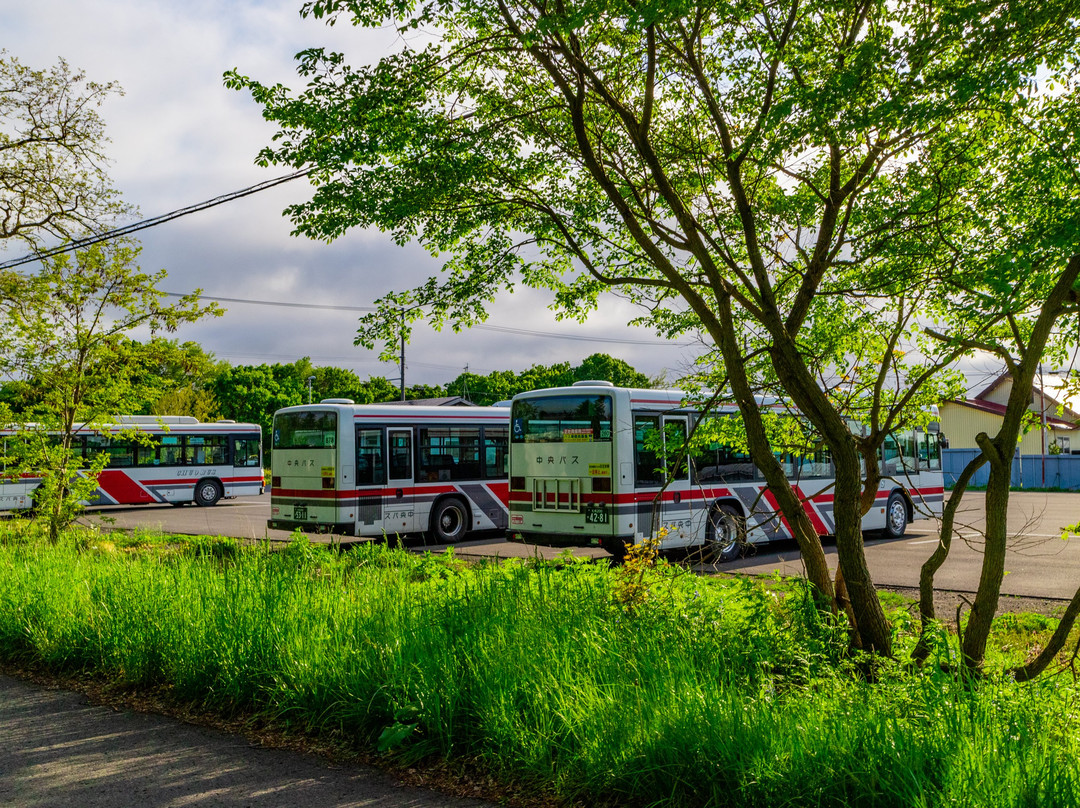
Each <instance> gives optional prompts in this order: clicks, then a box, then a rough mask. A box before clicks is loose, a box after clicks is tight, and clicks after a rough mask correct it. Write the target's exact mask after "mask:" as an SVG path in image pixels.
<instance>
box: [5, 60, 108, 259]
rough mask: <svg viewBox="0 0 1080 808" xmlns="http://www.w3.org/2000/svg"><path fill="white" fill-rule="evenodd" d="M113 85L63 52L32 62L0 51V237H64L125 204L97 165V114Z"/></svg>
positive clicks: (100, 134) (100, 126)
mask: <svg viewBox="0 0 1080 808" xmlns="http://www.w3.org/2000/svg"><path fill="white" fill-rule="evenodd" d="M119 93H120V88H119V86H118V85H116V84H114V83H107V84H99V83H96V82H92V81H87V80H86V76H85V74H83V73H82V72H80V71H74V70H72V69H71V68H70V67H69V66H68V64H67V62H65V61H64V60H63V59H61V60H60V61H58V62H57V63H56V65H55V66H54V67H52V68H51V69H49V70H34V69H32V68H29V67H25V66H24V65H22V64H20V63H19V61H18V60H17V59H15V58H14V57H11V56H9V55H8V54H7V52H6V51H0V177H2V178H3V182H0V243H3V242H4V241H6V240H8V239H14V240H19V241H22V242H24V243H25V244H27V245H29V246H31V247H39V246H41V245H42V244H43V242H44V240H45V239H46V238H48V237H53V238H59V239H63V240H69V239H72V238H75V237H76V236H79V235H82V234H84V233H85V232H86V231H88V230H96V229H99V228H100V226H101V225H102V224H103V223H104V222H105V221H107V220H109V219H111V218H112V217H114V216H116V215H118V214H120V213H123V212H125V211H126V210H127V208H126V207H125V206H124V205H123V204H122V203H121V202H120V199H119V194H118V193H117V192H116V191H115V190H114V189H113V188H112V186H111V184H110V182H109V178H108V176H107V175H106V173H105V168H104V167H105V165H106V164H107V162H108V161H107V160H106V158H105V153H104V146H105V144H106V143H107V142H108V141H107V139H106V137H105V125H104V123H103V122H102V120H101V117H100V115H99V114H98V110H99V109H100V107H101V105H102V103H104V101H105V100H106V99H107V98H108V97H109V96H110V95H113V94H119Z"/></svg>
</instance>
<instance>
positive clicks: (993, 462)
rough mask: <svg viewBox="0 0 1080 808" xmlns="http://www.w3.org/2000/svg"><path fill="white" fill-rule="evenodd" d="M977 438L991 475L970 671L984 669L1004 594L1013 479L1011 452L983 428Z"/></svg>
mask: <svg viewBox="0 0 1080 808" xmlns="http://www.w3.org/2000/svg"><path fill="white" fill-rule="evenodd" d="M1003 431H1005V430H1004V429H1003ZM999 437H1000V435H999ZM975 441H976V443H978V444H979V448H980V449H982V450H983V454H984V455H985V456H986V457H987V459H988V460H989V462H990V479H989V480H988V482H987V484H986V499H985V502H986V529H985V533H984V544H983V563H982V573H981V574H980V576H979V589H978V591H977V592H976V593H975V602H974V603H973V604H972V606H971V612H970V615H969V616H968V622H967V628H966V629H965V630H964V642H963V645H962V646H961V649H960V654H961V659H962V661H963V664H964V668H965V669H966V670H967V671H968V672H970V673H979V672H981V670H982V663H983V658H984V657H985V655H986V641H987V639H988V638H989V637H990V626H991V624H992V623H993V621H994V615H995V614H997V606H998V600H1000V598H1001V582H1002V581H1003V580H1004V579H1005V549H1006V546H1007V543H1008V529H1007V517H1008V511H1009V486H1010V483H1011V482H1012V453H1009V455H1008V456H1007V457H1006V456H1004V453H1003V452H1001V451H1000V444H999V443H998V442H997V441H991V440H990V438H989V436H988V435H987V434H986V433H985V432H980V433H979V434H978V435H977V436H976V437H975ZM1015 443H1016V440H1015V437H1014V438H1013V440H1012V441H1010V442H1009V443H1008V445H1009V446H1014V445H1015Z"/></svg>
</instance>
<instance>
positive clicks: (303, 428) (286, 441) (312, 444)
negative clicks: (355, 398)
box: [274, 412, 337, 449]
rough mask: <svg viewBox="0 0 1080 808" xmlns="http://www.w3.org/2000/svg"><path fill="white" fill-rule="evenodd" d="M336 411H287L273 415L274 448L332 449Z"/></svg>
mask: <svg viewBox="0 0 1080 808" xmlns="http://www.w3.org/2000/svg"><path fill="white" fill-rule="evenodd" d="M336 439H337V413H336V412H288V413H278V414H277V415H275V416H274V448H275V449H333V448H334V444H335V441H336Z"/></svg>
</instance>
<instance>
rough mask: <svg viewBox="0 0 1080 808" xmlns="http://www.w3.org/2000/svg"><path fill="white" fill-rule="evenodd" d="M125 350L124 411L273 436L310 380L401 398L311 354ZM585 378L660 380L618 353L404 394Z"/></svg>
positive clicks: (337, 394) (7, 399)
mask: <svg viewBox="0 0 1080 808" xmlns="http://www.w3.org/2000/svg"><path fill="white" fill-rule="evenodd" d="M121 353H122V354H123V356H122V361H123V362H124V364H125V365H126V366H127V368H129V369H131V368H134V369H136V372H134V373H132V374H131V377H132V378H138V379H140V380H141V381H140V383H139V384H134V385H130V386H129V391H128V392H127V394H126V395H124V396H121V398H122V399H123V400H124V402H125V403H124V412H126V413H128V414H133V415H191V416H194V417H196V418H198V419H199V420H200V421H213V420H216V419H218V418H229V419H232V420H235V421H244V422H249V423H256V424H260V425H261V426H262V427H263V431H264V433H266V434H269V429H270V422H271V419H272V418H273V414H274V411H275V410H278V409H280V408H282V407H291V406H293V405H296V404H305V403H307V401H308V397H309V387H308V380H309V379H310V398H311V400H312V401H320V400H322V399H324V398H350V399H352V400H353V401H355V402H356V403H357V404H373V403H378V402H385V401H397V400H399V399H400V398H401V390H400V388H399V386H398V385H397V384H396V383H395V382H394V381H391V380H390V379H387V378H385V377H383V376H371V377H369V378H367V379H361V378H360V377H359V376H357V375H356V374H355V373H353V372H352V371H351V370H347V369H345V368H339V367H327V366H315V365H314V364H312V362H311V360H310V359H308V358H307V357H305V358H303V359H300V360H298V361H296V362H289V363H280V362H277V363H274V364H262V365H232V364H230V363H228V362H224V361H221V360H217V359H215V358H214V356H213V355H212V354H210V353H207V352H206V351H204V350H203V349H202V347H201V346H200V345H198V344H196V343H194V342H184V343H180V342H178V341H177V340H167V339H160V338H158V339H153V340H150V341H149V342H146V343H140V342H136V341H134V340H131V341H126V342H124V343H123V345H122V347H121ZM114 361H115V360H114ZM585 379H603V380H606V381H610V382H613V383H614V384H617V385H620V386H625V387H654V386H657V385H658V384H661V383H662V380H658V379H657V380H654V379H650V378H649V377H648V376H646V375H645V374H643V373H639V372H638V371H636V370H635V369H634V368H633V367H631V366H630V365H629V364H627V363H626V362H624V361H622V360H621V359H615V358H614V357H611V356H608V355H607V354H602V353H597V354H593V355H592V356H590V357H588V358H586V359H585V360H583V361H582V362H581V364H580V365H576V366H575V365H571V364H570V363H569V362H559V363H556V364H553V365H534V366H533V367H531V368H528V369H527V370H524V371H522V372H521V373H516V372H514V371H512V370H498V371H494V372H492V373H489V374H487V375H480V374H478V373H461V374H459V375H458V376H457V377H456V378H454V379H452V380H451V381H449V382H447V383H446V384H445V385H426V384H414V385H409V386H407V387H406V388H405V398H406V399H408V400H416V399H425V398H441V397H444V396H462V397H463V398H466V399H468V400H469V401H471V402H473V403H474V404H479V405H489V404H494V403H495V402H497V401H503V400H506V399H509V398H511V397H513V396H514V395H515V394H516V393H519V392H522V391H525V390H536V389H539V388H543V387H559V386H562V385H568V384H573V383H574V382H575V381H581V380H585ZM48 384H49V380H48V379H46V378H40V379H28V380H21V381H9V382H6V383H3V384H0V404H6V405H7V406H8V407H9V408H10V410H11V412H12V413H13V414H15V415H16V416H18V415H19V414H22V413H33V412H34V411H35V408H36V407H37V405H38V404H39V403H40V402H41V401H42V399H43V398H44V394H45V392H46V390H47V386H48ZM114 392H115V391H114Z"/></svg>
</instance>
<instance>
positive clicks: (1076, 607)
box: [1010, 589, 1080, 682]
mask: <svg viewBox="0 0 1080 808" xmlns="http://www.w3.org/2000/svg"><path fill="white" fill-rule="evenodd" d="M1078 615H1080V589H1077V590H1076V593H1075V594H1074V595H1073V596H1072V600H1071V601H1069V606H1068V608H1067V609H1065V614H1063V615H1062V616H1061V622H1060V623H1058V627H1057V629H1056V630H1055V631H1054V634H1053V636H1051V637H1050V642H1048V643H1047V644H1046V647H1045V648H1043V649H1042V651H1041V652H1040V653H1039V655H1038V656H1037V657H1035V659H1033V660H1031V662H1029V663H1027V664H1026V665H1021V666H1020V667H1018V668H1013V669H1012V670H1011V671H1010V673H1011V674H1012V675H1013V678H1014V679H1016V681H1018V682H1027V681H1030V680H1031V679H1034V678H1035V677H1036V676H1038V675H1039V674H1041V673H1042V672H1043V671H1044V670H1046V668H1047V666H1048V665H1049V664H1050V663H1051V662H1053V661H1054V657H1056V656H1057V655H1058V652H1059V651H1060V650H1061V649H1062V648H1064V647H1065V641H1066V640H1068V639H1069V632H1071V631H1072V627H1073V624H1074V623H1075V622H1076V618H1077V616H1078ZM1073 658H1074V659H1075V654H1074V655H1073Z"/></svg>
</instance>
